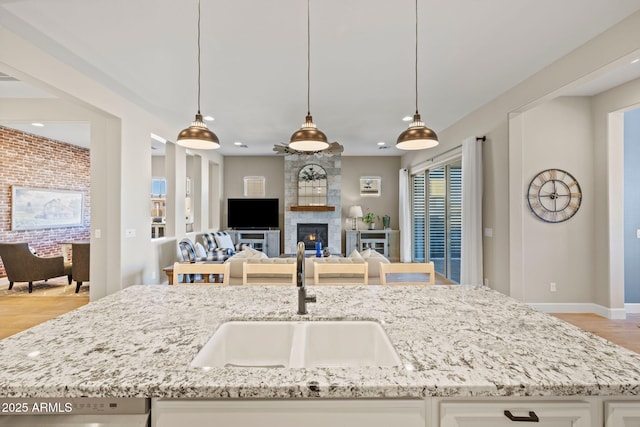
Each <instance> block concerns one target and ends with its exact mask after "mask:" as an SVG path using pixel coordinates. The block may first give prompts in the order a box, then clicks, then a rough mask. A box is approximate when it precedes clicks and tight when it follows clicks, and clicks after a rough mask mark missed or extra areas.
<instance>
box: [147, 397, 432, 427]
mask: <svg viewBox="0 0 640 427" xmlns="http://www.w3.org/2000/svg"><path fill="white" fill-rule="evenodd" d="M425 410H426V405H425V401H424V400H244V401H237V400H235V401H234V400H164V399H159V400H156V399H154V401H153V403H152V409H151V426H152V427H174V426H188V427H210V426H232V427H257V426H260V427H288V426H292V427H300V426H304V427H347V426H348V427H389V426H403V427H425V425H426V415H425Z"/></svg>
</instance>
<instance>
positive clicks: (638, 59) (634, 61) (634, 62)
mask: <svg viewBox="0 0 640 427" xmlns="http://www.w3.org/2000/svg"><path fill="white" fill-rule="evenodd" d="M638 62H640V58H636V59H634V60H633V61H631V63H632V64H637V63H638Z"/></svg>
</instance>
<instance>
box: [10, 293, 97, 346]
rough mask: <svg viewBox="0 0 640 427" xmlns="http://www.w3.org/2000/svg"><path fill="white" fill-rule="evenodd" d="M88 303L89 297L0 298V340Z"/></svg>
mask: <svg viewBox="0 0 640 427" xmlns="http://www.w3.org/2000/svg"><path fill="white" fill-rule="evenodd" d="M88 302H89V295H88V294H87V295H86V296H85V295H74V296H33V295H24V296H11V297H3V298H0V339H2V338H6V337H8V336H11V335H14V334H17V333H18V332H20V331H23V330H25V329H29V328H31V327H32V326H35V325H38V324H40V323H42V322H46V321H47V320H49V319H53V318H54V317H58V316H60V315H61V314H64V313H66V312H68V311H71V310H74V309H76V308H78V307H82V306H83V305H85V304H87V303H88Z"/></svg>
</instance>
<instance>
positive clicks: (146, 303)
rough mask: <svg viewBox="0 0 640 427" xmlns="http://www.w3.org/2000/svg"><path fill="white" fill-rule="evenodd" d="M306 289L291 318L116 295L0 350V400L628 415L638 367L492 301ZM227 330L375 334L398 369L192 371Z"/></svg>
mask: <svg viewBox="0 0 640 427" xmlns="http://www.w3.org/2000/svg"><path fill="white" fill-rule="evenodd" d="M308 289H309V292H310V293H312V294H315V295H316V296H317V302H316V303H312V304H309V305H308V309H309V314H308V315H305V316H299V315H297V314H296V309H297V293H296V290H295V289H294V288H292V287H282V286H264V287H262V286H241V287H238V286H233V287H232V286H201V285H181V286H171V287H170V286H162V285H148V286H132V287H129V288H126V289H124V290H123V291H120V292H118V293H116V294H113V295H110V296H107V297H105V298H102V299H101V300H99V301H96V302H92V303H90V304H88V305H87V306H84V307H82V308H80V309H77V310H75V311H72V312H70V313H67V314H65V315H63V316H61V317H59V318H57V319H53V320H51V321H48V322H46V323H43V324H41V325H38V326H36V327H34V328H31V329H29V330H26V331H24V332H22V333H19V334H17V335H15V336H12V337H10V338H7V339H4V340H2V341H0V397H39V398H45V397H144V398H169V399H226V400H228V399H232V400H239V399H315V400H317V399H369V398H373V399H422V400H424V399H429V398H456V399H457V398H472V399H477V398H491V399H493V398H496V397H501V398H502V397H504V398H514V397H520V398H524V397H527V398H528V397H534V398H561V399H562V398H565V399H567V398H569V399H576V398H578V397H580V398H582V397H584V398H585V399H586V400H587V401H588V400H589V397H590V396H598V397H600V398H605V397H611V398H621V399H623V400H630V401H633V402H635V403H636V404H637V405H638V407H639V408H640V403H638V402H640V396H639V395H640V355H638V354H636V353H634V352H632V351H630V350H627V349H624V348H622V347H619V346H617V345H615V344H612V343H610V342H608V341H606V340H604V339H601V338H599V337H597V336H594V335H592V334H590V333H587V332H584V331H582V330H580V329H578V328H576V327H574V326H572V325H570V324H568V323H565V322H563V321H561V320H558V319H556V318H553V317H551V316H548V315H545V314H543V313H539V312H537V311H535V310H533V309H531V308H530V307H528V306H527V305H525V304H522V303H519V302H517V301H516V300H514V299H512V298H509V297H507V296H505V295H502V294H500V293H497V292H495V291H492V290H489V289H486V288H470V287H463V286H435V287H425V286H398V287H382V286H343V287H338V286H335V287H334V286H325V287H322V286H320V287H318V286H316V287H309V288H308ZM230 320H312V321H315V320H373V321H376V322H379V323H380V324H381V325H382V327H383V328H384V330H385V331H386V333H387V335H388V336H389V338H390V340H391V342H392V344H393V346H394V347H395V349H396V350H397V353H398V355H399V357H400V359H401V361H402V365H403V366H400V367H360V368H334V367H332V368H314V369H278V368H273V369H265V368H207V369H202V368H194V367H191V366H190V362H191V361H192V359H193V358H194V357H195V356H196V354H197V353H198V351H199V350H200V349H201V348H202V347H203V346H204V344H205V343H206V342H207V341H208V340H209V338H210V337H211V336H212V335H213V333H214V332H215V331H216V329H217V328H218V326H219V325H220V324H222V323H223V322H226V321H230ZM581 400H584V399H581ZM443 425H444V424H443ZM452 425H453V424H452ZM456 425H457V424H456ZM576 425H577V424H576ZM589 425H591V424H589ZM594 425H595V424H594ZM634 425H635V424H634Z"/></svg>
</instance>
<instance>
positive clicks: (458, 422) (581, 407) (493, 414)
mask: <svg viewBox="0 0 640 427" xmlns="http://www.w3.org/2000/svg"><path fill="white" fill-rule="evenodd" d="M591 418H592V405H591V404H590V403H589V402H580V401H562V402H544V401H525V400H523V401H518V400H505V401H485V402H478V401H475V402H472V401H466V402H465V401H456V402H446V401H445V402H442V403H441V404H440V424H439V425H440V427H514V426H519V425H523V426H524V425H532V426H536V427H592V421H591ZM616 427H618V425H617V424H616Z"/></svg>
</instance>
